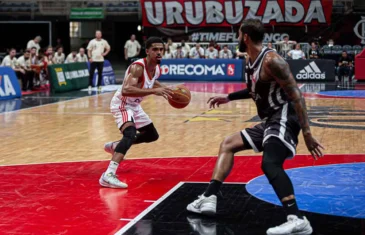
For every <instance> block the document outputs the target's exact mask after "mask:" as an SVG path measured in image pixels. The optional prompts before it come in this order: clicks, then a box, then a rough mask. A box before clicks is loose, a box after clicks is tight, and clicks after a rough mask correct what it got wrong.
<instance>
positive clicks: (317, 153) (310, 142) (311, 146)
mask: <svg viewBox="0 0 365 235" xmlns="http://www.w3.org/2000/svg"><path fill="white" fill-rule="evenodd" d="M304 141H305V144H306V145H307V148H308V150H309V152H310V153H311V154H312V157H313V158H314V159H315V160H317V159H318V158H321V157H323V153H322V151H321V149H324V147H323V146H322V145H321V144H320V143H319V142H318V140H316V139H315V138H314V137H313V136H312V134H305V135H304Z"/></svg>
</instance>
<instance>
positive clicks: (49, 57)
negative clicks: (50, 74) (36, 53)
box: [44, 46, 54, 65]
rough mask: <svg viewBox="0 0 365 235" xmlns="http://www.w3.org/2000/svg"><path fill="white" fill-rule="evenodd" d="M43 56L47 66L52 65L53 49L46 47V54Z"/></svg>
mask: <svg viewBox="0 0 365 235" xmlns="http://www.w3.org/2000/svg"><path fill="white" fill-rule="evenodd" d="M44 54H45V56H46V57H47V59H46V62H47V65H52V64H53V57H54V54H53V47H52V46H48V47H47V50H46V53H44Z"/></svg>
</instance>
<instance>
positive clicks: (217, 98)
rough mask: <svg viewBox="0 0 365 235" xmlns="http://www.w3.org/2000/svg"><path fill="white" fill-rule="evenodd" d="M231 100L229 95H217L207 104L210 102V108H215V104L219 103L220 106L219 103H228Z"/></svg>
mask: <svg viewBox="0 0 365 235" xmlns="http://www.w3.org/2000/svg"><path fill="white" fill-rule="evenodd" d="M228 102H229V99H228V98H227V97H223V96H215V97H211V98H210V99H209V100H208V102H207V104H209V108H210V109H211V108H212V107H213V109H214V108H215V105H217V107H218V108H219V105H221V104H226V103H228Z"/></svg>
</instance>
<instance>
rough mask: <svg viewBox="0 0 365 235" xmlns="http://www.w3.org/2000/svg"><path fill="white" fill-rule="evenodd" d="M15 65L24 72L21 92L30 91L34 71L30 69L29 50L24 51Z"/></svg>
mask: <svg viewBox="0 0 365 235" xmlns="http://www.w3.org/2000/svg"><path fill="white" fill-rule="evenodd" d="M17 65H18V67H19V68H21V69H23V70H24V71H25V74H24V76H23V80H22V90H23V91H26V90H32V89H33V79H34V71H33V70H32V68H31V58H30V49H26V50H25V52H24V54H23V55H22V56H20V57H19V58H18V61H17Z"/></svg>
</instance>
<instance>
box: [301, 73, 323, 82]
mask: <svg viewBox="0 0 365 235" xmlns="http://www.w3.org/2000/svg"><path fill="white" fill-rule="evenodd" d="M296 78H297V79H298V80H300V79H303V80H304V79H326V74H325V73H298V74H297V76H296Z"/></svg>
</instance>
